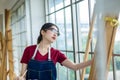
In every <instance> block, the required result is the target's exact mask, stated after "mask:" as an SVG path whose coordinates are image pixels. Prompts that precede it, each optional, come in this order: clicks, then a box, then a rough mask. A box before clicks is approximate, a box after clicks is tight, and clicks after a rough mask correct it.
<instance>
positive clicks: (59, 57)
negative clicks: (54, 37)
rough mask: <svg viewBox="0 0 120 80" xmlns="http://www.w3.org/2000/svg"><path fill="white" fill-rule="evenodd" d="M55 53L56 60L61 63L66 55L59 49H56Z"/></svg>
mask: <svg viewBox="0 0 120 80" xmlns="http://www.w3.org/2000/svg"><path fill="white" fill-rule="evenodd" d="M57 53H58V58H57V61H58V62H59V63H60V64H61V63H62V62H63V61H64V60H65V59H67V57H66V56H65V54H63V53H62V52H61V51H57Z"/></svg>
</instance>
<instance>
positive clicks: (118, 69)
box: [114, 56, 120, 80]
mask: <svg viewBox="0 0 120 80" xmlns="http://www.w3.org/2000/svg"><path fill="white" fill-rule="evenodd" d="M114 63H115V74H116V76H115V77H116V80H119V79H120V56H116V57H114Z"/></svg>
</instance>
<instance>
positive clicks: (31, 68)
mask: <svg viewBox="0 0 120 80" xmlns="http://www.w3.org/2000/svg"><path fill="white" fill-rule="evenodd" d="M38 48H39V45H37V47H36V49H35V52H34V54H33V56H32V59H31V60H30V61H29V62H28V66H27V70H28V71H27V74H26V80H56V77H57V73H56V67H55V64H54V63H53V61H52V60H51V52H50V48H49V49H48V60H47V61H37V60H35V59H34V58H35V55H36V53H37V50H38Z"/></svg>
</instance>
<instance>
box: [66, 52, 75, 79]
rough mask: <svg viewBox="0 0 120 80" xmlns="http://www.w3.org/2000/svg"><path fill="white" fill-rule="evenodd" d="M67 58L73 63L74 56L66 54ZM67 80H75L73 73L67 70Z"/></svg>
mask: <svg viewBox="0 0 120 80" xmlns="http://www.w3.org/2000/svg"><path fill="white" fill-rule="evenodd" d="M67 57H68V58H69V59H70V60H71V61H72V62H74V54H73V53H67ZM68 80H75V72H74V71H73V70H71V69H68Z"/></svg>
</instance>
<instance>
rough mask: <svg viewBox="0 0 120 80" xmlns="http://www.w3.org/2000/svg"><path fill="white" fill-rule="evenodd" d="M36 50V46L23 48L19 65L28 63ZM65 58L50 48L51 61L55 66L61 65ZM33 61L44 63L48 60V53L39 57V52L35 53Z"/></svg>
mask: <svg viewBox="0 0 120 80" xmlns="http://www.w3.org/2000/svg"><path fill="white" fill-rule="evenodd" d="M35 49H36V45H32V46H28V47H26V48H25V50H24V53H23V56H22V59H21V63H26V64H27V63H28V62H29V60H30V59H31V58H32V56H33V54H34V51H35ZM66 58H67V57H66V56H65V55H64V54H63V53H61V52H60V51H59V50H57V49H54V48H51V60H52V61H53V62H54V63H55V64H56V62H59V63H62V62H63V61H64V60H65V59H66ZM35 60H39V61H44V60H48V53H47V54H45V55H41V54H40V53H39V51H37V53H36V56H35Z"/></svg>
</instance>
